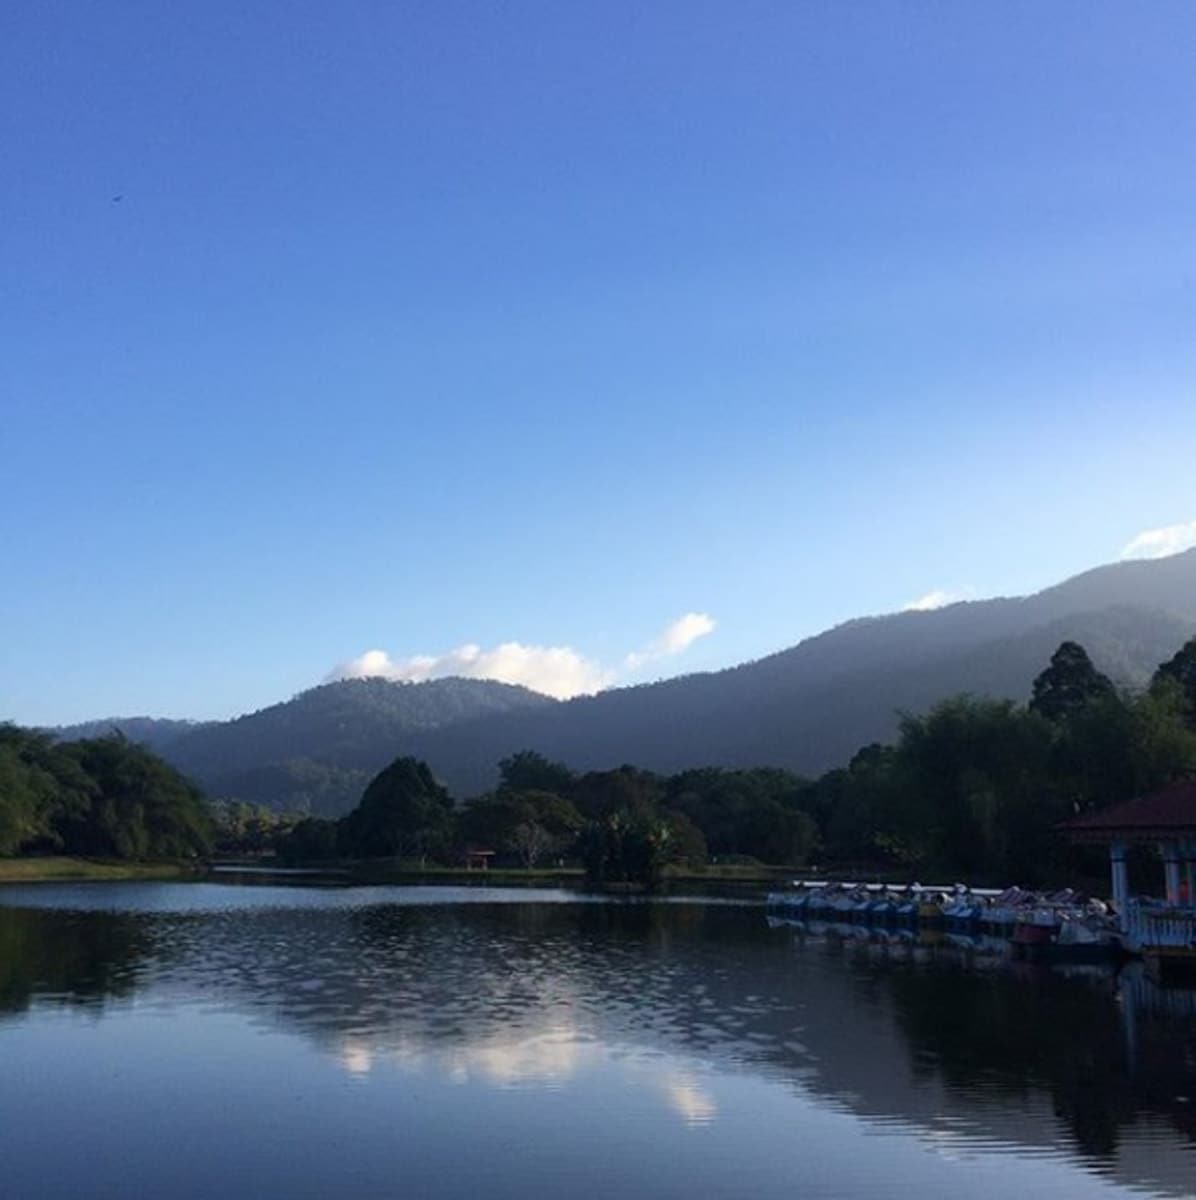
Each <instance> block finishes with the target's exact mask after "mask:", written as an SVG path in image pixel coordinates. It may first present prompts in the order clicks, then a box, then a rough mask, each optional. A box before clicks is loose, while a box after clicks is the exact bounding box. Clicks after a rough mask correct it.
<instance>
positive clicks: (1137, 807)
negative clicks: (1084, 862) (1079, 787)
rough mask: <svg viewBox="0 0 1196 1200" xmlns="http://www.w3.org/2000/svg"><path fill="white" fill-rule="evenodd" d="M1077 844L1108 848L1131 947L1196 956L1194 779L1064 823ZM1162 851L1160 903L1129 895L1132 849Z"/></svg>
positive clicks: (1120, 917)
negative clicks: (1128, 863)
mask: <svg viewBox="0 0 1196 1200" xmlns="http://www.w3.org/2000/svg"><path fill="white" fill-rule="evenodd" d="M1061 829H1062V831H1063V832H1064V833H1065V834H1066V835H1067V836H1068V837H1069V838H1070V839H1071V840H1072V841H1073V842H1079V843H1085V844H1093V843H1095V844H1098V845H1106V846H1108V847H1109V863H1110V867H1111V871H1112V885H1113V894H1112V899H1113V907H1114V909H1115V910H1116V912H1117V917H1118V920H1119V922H1120V925H1121V932H1122V934H1123V935H1124V937H1125V939H1126V944H1127V947H1128V948H1129V949H1131V950H1135V951H1140V952H1141V953H1143V954H1147V955H1161V956H1166V957H1168V958H1176V957H1196V779H1185V780H1180V781H1178V782H1176V783H1172V784H1168V785H1167V786H1166V787H1164V788H1162V789H1161V790H1160V791H1157V792H1152V793H1150V794H1149V795H1145V796H1137V797H1135V798H1134V799H1133V800H1127V801H1125V802H1124V803H1122V804H1114V805H1112V806H1111V807H1110V808H1106V809H1102V810H1101V811H1100V812H1094V813H1086V814H1085V815H1084V816H1082V817H1076V818H1075V819H1074V820H1071V821H1068V822H1066V824H1064V825H1063V826H1061ZM1136 845H1137V846H1140V845H1153V846H1157V847H1158V851H1159V857H1160V858H1161V859H1162V861H1163V896H1164V899H1163V900H1162V901H1159V900H1155V899H1150V898H1146V897H1133V896H1131V895H1130V894H1129V881H1128V877H1127V874H1126V864H1125V859H1126V853H1127V851H1128V850H1129V847H1130V846H1136Z"/></svg>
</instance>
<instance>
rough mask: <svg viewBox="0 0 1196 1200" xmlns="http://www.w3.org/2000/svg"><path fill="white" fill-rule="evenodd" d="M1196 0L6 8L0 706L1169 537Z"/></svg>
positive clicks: (464, 667)
mask: <svg viewBox="0 0 1196 1200" xmlns="http://www.w3.org/2000/svg"><path fill="white" fill-rule="evenodd" d="M1194 45H1196V7H1193V6H1192V5H1190V4H1187V3H1167V2H1166V0H1157V2H1155V3H1152V4H1150V5H1136V4H1129V3H1122V4H1107V3H1101V2H1100V0H1072V2H1067V0H1060V2H1058V3H1053V4H1050V5H1043V4H1040V3H1028V2H1027V3H1016V2H1004V0H1003V2H1002V3H999V4H998V3H991V4H981V3H976V4H966V5H943V4H937V3H935V4H929V3H926V4H923V3H915V2H913V0H909V2H906V3H888V2H886V3H867V2H860V3H852V4H843V3H840V2H839V0H826V2H823V3H818V2H806V3H794V2H793V0H784V2H781V0H777V2H775V3H763V2H756V0H736V2H735V3H727V2H725V0H724V2H722V3H704V2H703V0H657V2H655V3H653V4H650V5H644V4H640V3H622V2H620V0H600V2H594V3H589V2H586V0H579V2H578V3H572V4H560V3H556V2H548V0H544V2H534V0H527V2H518V0H513V2H510V3H481V2H480V0H474V2H472V3H458V2H456V0H427V2H419V3H414V2H403V0H389V2H387V3H365V2H357V0H348V2H346V3H344V4H337V5H328V4H325V3H315V2H314V0H291V2H289V3H287V4H285V5H245V4H242V3H236V4H233V3H226V2H225V0H206V2H205V3H204V4H201V5H163V4H159V3H147V2H138V0H126V2H122V3H120V4H115V3H97V4H84V3H82V2H80V0H74V2H73V3H63V2H56V0H9V3H7V4H5V5H4V6H3V7H2V10H0V146H3V148H4V150H3V155H2V157H0V182H2V184H3V186H2V187H0V351H2V352H0V463H2V470H0V488H2V489H3V491H2V500H3V502H2V504H0V621H2V623H3V625H2V627H3V629H4V636H3V637H2V638H0V719H4V718H8V719H12V720H16V721H19V722H23V723H54V722H60V721H71V720H77V719H83V718H87V717H98V716H101V715H136V714H141V713H151V714H154V715H162V716H188V717H224V716H229V715H232V714H235V713H238V712H242V711H248V710H251V709H254V708H257V707H259V706H261V705H264V704H268V703H272V702H274V701H277V700H279V699H283V698H286V697H287V696H289V695H292V694H294V693H295V692H297V691H299V690H301V689H303V688H306V687H309V686H312V685H314V684H316V683H319V682H320V681H322V680H324V679H327V678H333V677H337V676H339V675H344V674H362V673H371V672H372V673H389V674H391V675H393V676H395V677H398V678H426V677H430V676H434V675H436V674H443V673H446V672H452V671H457V672H460V673H465V674H475V675H486V674H489V675H494V676H497V677H500V678H507V679H511V680H513V681H517V682H525V683H529V684H531V685H532V686H539V687H541V688H543V689H544V690H549V691H552V692H553V693H554V694H558V695H567V694H572V693H573V692H577V691H586V690H593V689H594V688H597V687H605V686H611V685H616V684H621V683H628V682H635V681H639V680H645V679H652V678H657V677H660V676H664V675H669V674H675V673H678V672H681V671H693V670H704V669H710V668H716V667H721V666H725V665H730V664H732V663H735V662H739V661H742V660H745V659H748V658H753V657H758V656H760V655H762V654H766V653H768V652H770V651H772V650H776V649H779V648H782V647H784V646H787V645H791V644H793V643H794V642H796V641H798V640H800V639H801V638H802V637H805V636H809V635H811V634H813V633H816V632H818V631H819V630H821V629H824V628H826V627H828V626H830V625H833V624H835V623H836V622H839V621H842V620H845V619H847V618H850V617H853V616H858V615H862V614H868V613H879V612H886V611H893V610H899V609H901V608H904V607H907V606H910V605H918V604H920V605H922V606H931V605H934V604H938V603H943V602H947V601H949V600H951V599H954V598H959V597H983V596H990V595H997V594H1019V593H1023V592H1027V591H1031V590H1034V589H1037V588H1039V587H1042V586H1045V585H1047V584H1050V583H1052V582H1055V581H1057V580H1059V579H1061V578H1064V577H1066V576H1068V575H1070V574H1073V573H1075V572H1077V571H1080V570H1083V569H1086V568H1088V567H1091V566H1094V565H1097V564H1099V563H1103V562H1108V561H1113V560H1116V559H1117V558H1118V557H1120V556H1123V555H1125V554H1131V555H1151V554H1159V553H1165V552H1167V551H1169V550H1174V549H1178V548H1182V547H1183V546H1184V545H1189V544H1196V479H1194V476H1193V471H1192V462H1193V453H1192V452H1193V447H1194V446H1196V337H1194V336H1193V334H1194V332H1196V330H1194V317H1196V156H1194V155H1193V154H1192V147H1193V146H1194V145H1196V72H1193V70H1192V67H1191V62H1192V49H1193V46H1194Z"/></svg>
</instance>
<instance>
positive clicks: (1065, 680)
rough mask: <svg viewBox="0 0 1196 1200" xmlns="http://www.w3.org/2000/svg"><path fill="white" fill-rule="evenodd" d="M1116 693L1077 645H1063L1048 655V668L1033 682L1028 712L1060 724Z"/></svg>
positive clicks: (1069, 643) (1085, 652) (1070, 643)
mask: <svg viewBox="0 0 1196 1200" xmlns="http://www.w3.org/2000/svg"><path fill="white" fill-rule="evenodd" d="M1115 694H1116V689H1115V688H1114V687H1113V684H1112V682H1111V681H1110V680H1109V678H1108V676H1106V675H1102V674H1101V673H1100V672H1099V671H1098V670H1097V669H1096V667H1094V666H1093V665H1092V659H1090V658H1089V657H1088V651H1087V650H1085V649H1084V647H1083V646H1081V645H1080V644H1079V643H1078V642H1064V643H1063V644H1062V645H1061V646H1060V647H1059V649H1058V650H1056V651H1055V653H1054V654H1053V655H1051V665H1050V666H1049V667H1047V669H1046V670H1045V671H1043V672H1042V674H1041V675H1039V676H1038V678H1037V679H1035V680H1034V695H1033V699H1031V701H1030V711H1031V712H1036V713H1038V714H1039V715H1041V716H1044V717H1046V719H1047V720H1048V721H1063V720H1066V719H1067V718H1068V717H1071V716H1074V715H1075V714H1076V713H1078V712H1080V711H1082V710H1083V709H1084V708H1085V706H1087V705H1089V704H1091V703H1093V702H1094V701H1098V700H1105V699H1107V698H1108V697H1110V696H1113V695H1115Z"/></svg>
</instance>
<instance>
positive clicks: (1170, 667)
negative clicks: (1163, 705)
mask: <svg viewBox="0 0 1196 1200" xmlns="http://www.w3.org/2000/svg"><path fill="white" fill-rule="evenodd" d="M1168 686H1171V687H1173V688H1175V689H1177V690H1178V692H1179V695H1180V697H1181V699H1182V703H1183V707H1184V710H1185V713H1186V716H1187V719H1188V722H1189V724H1191V725H1194V726H1196V638H1192V639H1191V641H1189V642H1186V643H1185V644H1184V645H1183V646H1182V647H1181V648H1180V650H1179V651H1178V652H1177V653H1176V654H1175V656H1174V657H1173V658H1170V659H1168V660H1167V661H1166V662H1165V663H1163V664H1162V666H1160V667H1159V669H1158V670H1157V671H1156V672H1155V673H1154V679H1153V680H1151V690H1152V691H1154V692H1158V691H1161V690H1163V689H1165V688H1166V687H1168Z"/></svg>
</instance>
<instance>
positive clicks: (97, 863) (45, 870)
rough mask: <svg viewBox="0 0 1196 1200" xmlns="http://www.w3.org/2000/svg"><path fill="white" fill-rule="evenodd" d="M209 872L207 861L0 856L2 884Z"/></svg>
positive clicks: (189, 876)
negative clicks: (140, 860) (133, 860)
mask: <svg viewBox="0 0 1196 1200" xmlns="http://www.w3.org/2000/svg"><path fill="white" fill-rule="evenodd" d="M207 873H208V866H207V864H206V863H182V862H123V861H121V860H120V859H101V858H75V857H72V856H69V855H48V856H46V857H45V858H0V886H3V885H4V884H6V883H74V882H103V881H109V882H113V883H119V882H122V881H124V882H127V881H129V880H137V879H146V880H152V879H193V878H194V879H198V878H200V877H202V876H204V875H206V874H207Z"/></svg>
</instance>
